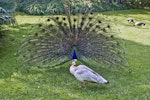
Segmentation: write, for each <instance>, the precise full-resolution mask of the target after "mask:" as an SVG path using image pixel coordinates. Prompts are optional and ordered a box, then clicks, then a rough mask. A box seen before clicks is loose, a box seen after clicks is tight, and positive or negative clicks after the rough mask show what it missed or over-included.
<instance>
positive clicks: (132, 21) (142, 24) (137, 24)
mask: <svg viewBox="0 0 150 100" xmlns="http://www.w3.org/2000/svg"><path fill="white" fill-rule="evenodd" d="M127 21H128V22H129V23H133V26H144V25H146V23H144V22H134V19H133V18H128V19H127Z"/></svg>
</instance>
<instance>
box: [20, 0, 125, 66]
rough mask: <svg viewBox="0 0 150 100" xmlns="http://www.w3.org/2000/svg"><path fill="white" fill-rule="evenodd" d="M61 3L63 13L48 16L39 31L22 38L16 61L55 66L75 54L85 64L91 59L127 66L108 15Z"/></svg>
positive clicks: (111, 64)
mask: <svg viewBox="0 0 150 100" xmlns="http://www.w3.org/2000/svg"><path fill="white" fill-rule="evenodd" d="M62 4H63V6H64V10H65V12H66V15H61V16H59V15H58V16H56V15H55V16H49V17H48V18H47V19H46V21H47V22H46V24H44V23H43V24H38V25H37V27H36V28H37V29H36V30H38V31H36V32H34V33H32V34H31V35H29V36H28V37H27V38H25V40H23V42H22V45H21V47H20V48H19V50H18V53H19V57H18V60H19V62H20V61H21V62H22V64H27V66H37V67H55V66H58V65H60V64H63V63H65V62H68V61H71V60H72V56H74V58H77V59H78V60H79V61H81V62H83V63H86V64H90V63H91V61H94V62H96V63H98V64H99V65H102V66H105V65H107V66H110V67H112V66H127V61H126V59H125V53H124V48H123V47H122V46H121V43H120V41H119V39H117V38H116V37H114V35H113V33H114V32H113V30H112V27H111V23H110V21H109V20H108V19H107V18H105V17H104V16H103V15H100V14H96V16H95V14H93V12H92V10H90V9H89V8H88V7H87V8H85V9H83V10H82V11H81V12H80V13H72V12H73V10H72V9H71V5H72V3H71V1H70V2H69V3H68V2H66V1H64V0H63V1H62ZM74 53H77V54H75V55H74ZM74 58H73V59H74Z"/></svg>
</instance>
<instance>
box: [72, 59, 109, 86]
mask: <svg viewBox="0 0 150 100" xmlns="http://www.w3.org/2000/svg"><path fill="white" fill-rule="evenodd" d="M76 61H77V60H76V59H74V60H73V62H72V65H71V67H70V73H71V74H73V75H74V76H75V77H76V79H77V80H79V81H80V82H83V83H87V82H92V83H103V84H108V83H109V81H107V80H106V79H104V78H103V77H102V76H101V75H99V74H98V73H97V72H95V71H93V70H92V69H90V68H88V67H87V66H85V65H79V66H76Z"/></svg>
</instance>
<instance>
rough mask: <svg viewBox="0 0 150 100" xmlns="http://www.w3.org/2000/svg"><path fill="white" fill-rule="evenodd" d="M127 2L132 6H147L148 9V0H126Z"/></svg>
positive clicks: (149, 2) (149, 6)
mask: <svg viewBox="0 0 150 100" xmlns="http://www.w3.org/2000/svg"><path fill="white" fill-rule="evenodd" d="M127 1H128V2H127V3H128V4H129V5H130V6H132V7H133V8H147V9H150V0H127Z"/></svg>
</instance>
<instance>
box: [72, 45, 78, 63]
mask: <svg viewBox="0 0 150 100" xmlns="http://www.w3.org/2000/svg"><path fill="white" fill-rule="evenodd" d="M72 59H73V60H74V59H77V54H76V45H74V50H73V55H72Z"/></svg>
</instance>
